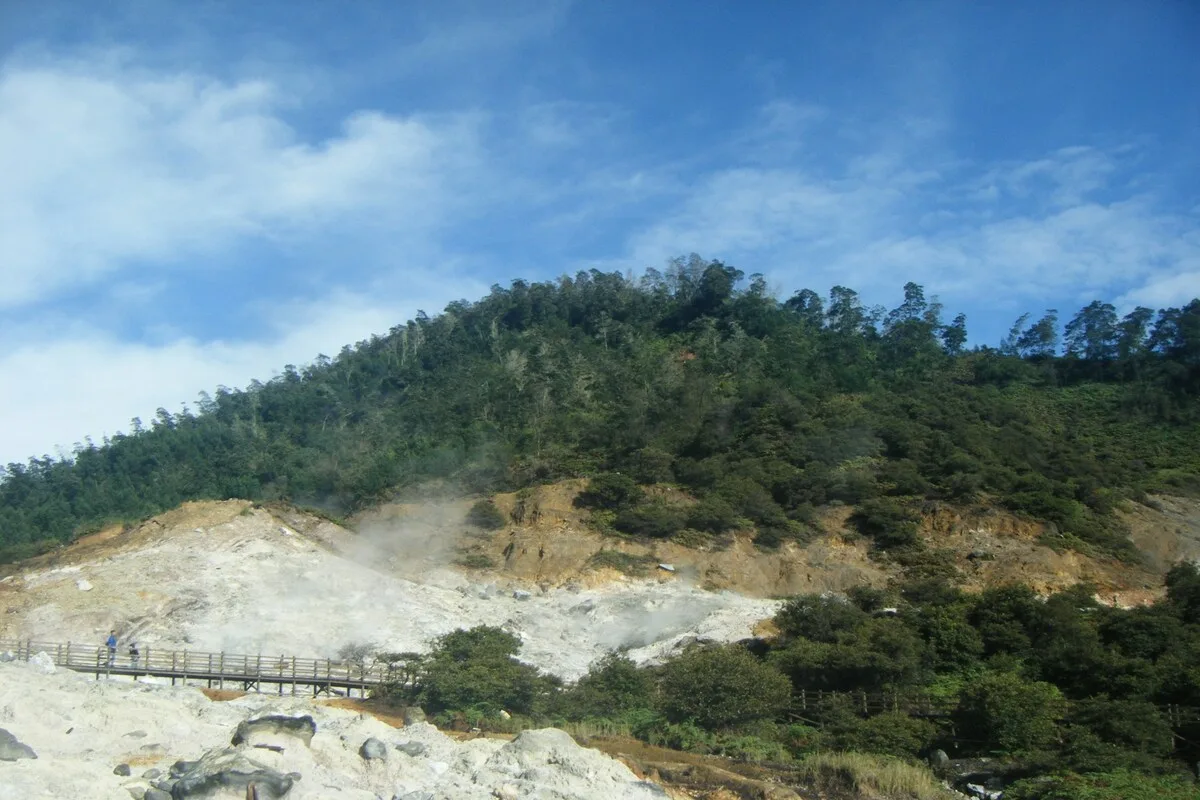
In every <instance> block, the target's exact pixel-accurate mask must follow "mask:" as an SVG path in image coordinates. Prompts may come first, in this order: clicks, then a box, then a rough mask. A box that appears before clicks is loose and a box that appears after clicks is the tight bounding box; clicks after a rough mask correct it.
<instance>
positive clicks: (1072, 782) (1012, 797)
mask: <svg viewBox="0 0 1200 800" xmlns="http://www.w3.org/2000/svg"><path fill="white" fill-rule="evenodd" d="M1197 794H1198V792H1197V789H1196V785H1195V783H1194V782H1193V781H1191V780H1189V779H1188V778H1185V777H1182V776H1176V775H1142V774H1139V773H1136V772H1129V771H1125V770H1118V771H1112V772H1102V773H1098V774H1092V775H1076V774H1073V773H1068V774H1065V775H1055V776H1052V777H1048V778H1028V779H1026V780H1021V781H1017V782H1016V783H1014V784H1013V785H1011V786H1009V787H1008V788H1007V789H1005V791H1004V800H1196V797H1197Z"/></svg>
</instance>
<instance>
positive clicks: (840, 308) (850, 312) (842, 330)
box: [825, 286, 867, 336]
mask: <svg viewBox="0 0 1200 800" xmlns="http://www.w3.org/2000/svg"><path fill="white" fill-rule="evenodd" d="M825 316H826V319H828V321H829V328H830V329H831V330H833V331H835V332H837V333H839V334H841V335H843V336H853V335H856V334H861V333H862V331H863V329H864V328H865V326H866V323H867V315H866V312H865V311H863V307H862V303H861V302H860V301H859V299H858V292H856V291H854V290H852V289H847V288H846V287H845V286H835V287H833V288H832V289H831V290H830V291H829V310H828V311H826V312H825Z"/></svg>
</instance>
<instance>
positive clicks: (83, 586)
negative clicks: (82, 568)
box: [75, 578, 92, 592]
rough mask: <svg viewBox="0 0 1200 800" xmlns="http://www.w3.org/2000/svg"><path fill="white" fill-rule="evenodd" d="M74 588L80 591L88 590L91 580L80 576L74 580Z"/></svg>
mask: <svg viewBox="0 0 1200 800" xmlns="http://www.w3.org/2000/svg"><path fill="white" fill-rule="evenodd" d="M75 588H76V589H78V590H79V591H81V592H90V591H91V590H92V582H91V581H89V580H87V579H86V578H80V579H79V580H77V581H75Z"/></svg>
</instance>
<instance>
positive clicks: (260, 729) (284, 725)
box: [231, 714, 317, 747]
mask: <svg viewBox="0 0 1200 800" xmlns="http://www.w3.org/2000/svg"><path fill="white" fill-rule="evenodd" d="M316 732H317V723H316V722H315V721H314V720H313V718H312V717H310V716H309V715H308V714H305V715H304V716H302V717H288V716H284V715H282V714H270V715H268V716H265V717H257V718H255V719H248V720H245V721H244V722H242V723H241V724H239V725H238V726H237V730H236V731H234V732H233V740H232V742H231V743H232V744H233V745H234V746H237V745H239V744H256V743H258V742H256V741H251V740H252V739H254V740H259V739H264V738H265V739H267V741H265V742H262V743H263V744H276V743H277V742H275V741H272V740H275V739H278V737H280V736H288V737H292V738H295V739H299V740H300V741H302V742H304V746H305V747H308V746H309V745H310V744H311V743H312V737H313V735H314V734H315V733H316Z"/></svg>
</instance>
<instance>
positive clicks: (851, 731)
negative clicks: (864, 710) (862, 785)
mask: <svg viewBox="0 0 1200 800" xmlns="http://www.w3.org/2000/svg"><path fill="white" fill-rule="evenodd" d="M936 734H937V726H936V725H934V724H933V723H932V722H930V721H929V720H924V719H918V718H916V717H910V716H909V715H908V714H906V713H905V712H903V711H887V712H885V713H883V714H876V715H875V716H873V717H868V718H867V719H863V720H856V724H855V725H853V726H852V727H849V728H847V729H844V730H841V731H838V732H837V733H836V734H835V735H834V736H833V737H832V738H831V740H830V742H829V743H830V744H831V745H832V746H833V747H835V748H837V749H839V750H857V751H859V752H864V753H885V754H889V755H897V756H907V757H909V758H915V757H916V756H917V755H919V754H920V753H921V752H922V751H923V750H925V748H927V747H928V746H929V744H930V742H932V741H933V738H934V736H935V735H936Z"/></svg>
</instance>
